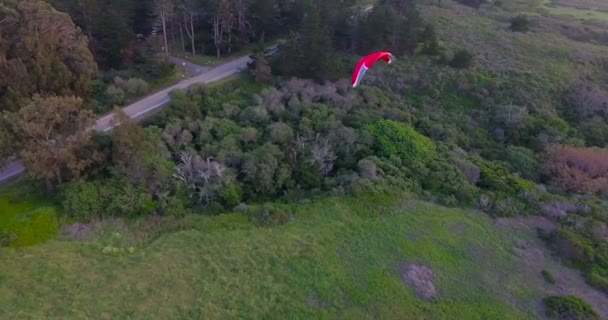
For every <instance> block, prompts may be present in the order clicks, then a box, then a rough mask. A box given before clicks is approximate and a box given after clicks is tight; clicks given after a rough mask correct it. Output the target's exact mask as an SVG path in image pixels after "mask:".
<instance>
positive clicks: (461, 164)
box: [454, 159, 481, 185]
mask: <svg viewBox="0 0 608 320" xmlns="http://www.w3.org/2000/svg"><path fill="white" fill-rule="evenodd" d="M454 164H455V165H456V168H458V170H460V172H462V174H463V175H464V176H465V177H466V178H467V180H468V181H469V183H471V184H473V185H475V184H477V182H478V181H479V177H480V175H481V170H479V167H478V166H476V165H474V164H472V163H471V162H469V161H467V160H462V159H456V160H455V161H454Z"/></svg>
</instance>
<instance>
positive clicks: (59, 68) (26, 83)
mask: <svg viewBox="0 0 608 320" xmlns="http://www.w3.org/2000/svg"><path fill="white" fill-rule="evenodd" d="M0 42H2V45H0V111H2V110H10V111H15V110H17V109H19V107H21V106H22V105H23V104H25V103H27V100H28V99H30V98H31V97H32V96H33V95H34V94H37V93H44V94H47V95H51V94H53V95H65V96H70V95H74V96H80V97H86V96H88V94H89V93H90V89H91V88H90V87H91V81H92V78H93V76H94V74H95V72H96V71H97V65H96V63H95V61H94V60H93V55H92V54H91V51H90V50H89V48H88V44H89V43H88V41H87V38H86V37H85V36H84V35H83V33H82V31H81V30H80V29H79V28H77V27H76V26H75V25H74V23H73V22H72V19H71V18H70V16H69V15H67V14H65V13H63V12H59V11H57V10H55V8H53V6H51V5H50V4H49V3H47V2H46V1H34V0H25V1H22V0H4V1H2V5H1V6H0Z"/></svg>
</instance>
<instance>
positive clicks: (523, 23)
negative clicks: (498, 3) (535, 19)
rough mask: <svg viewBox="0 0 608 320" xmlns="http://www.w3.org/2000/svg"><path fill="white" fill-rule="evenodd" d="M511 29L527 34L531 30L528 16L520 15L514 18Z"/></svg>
mask: <svg viewBox="0 0 608 320" xmlns="http://www.w3.org/2000/svg"><path fill="white" fill-rule="evenodd" d="M509 29H511V31H515V32H526V31H528V30H530V21H529V20H528V16H527V15H525V14H521V13H520V14H518V15H517V16H515V17H513V18H512V19H511V26H510V27H509Z"/></svg>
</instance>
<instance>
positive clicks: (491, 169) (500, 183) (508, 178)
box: [479, 162, 534, 196]
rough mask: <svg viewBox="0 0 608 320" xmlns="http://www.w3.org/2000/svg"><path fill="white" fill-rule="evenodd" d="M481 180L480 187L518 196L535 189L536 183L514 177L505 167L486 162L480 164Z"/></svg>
mask: <svg viewBox="0 0 608 320" xmlns="http://www.w3.org/2000/svg"><path fill="white" fill-rule="evenodd" d="M480 169H481V178H480V181H479V185H480V186H481V187H484V188H488V189H490V190H493V191H498V192H502V193H506V194H509V195H512V196H517V195H519V193H520V192H521V191H527V190H532V189H534V183H532V182H531V181H528V180H526V179H522V178H520V177H517V176H514V175H513V174H511V173H509V171H507V170H506V169H505V168H504V167H502V166H500V165H497V164H494V163H489V162H484V163H481V164H480Z"/></svg>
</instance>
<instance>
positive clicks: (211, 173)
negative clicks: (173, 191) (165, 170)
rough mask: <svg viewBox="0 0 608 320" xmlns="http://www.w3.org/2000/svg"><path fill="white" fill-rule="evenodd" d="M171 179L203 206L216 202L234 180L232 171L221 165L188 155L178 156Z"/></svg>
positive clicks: (209, 159)
mask: <svg viewBox="0 0 608 320" xmlns="http://www.w3.org/2000/svg"><path fill="white" fill-rule="evenodd" d="M173 177H175V178H176V179H178V180H179V181H181V182H182V183H183V184H184V185H185V186H186V188H187V189H188V190H190V191H191V197H194V199H195V201H196V202H204V203H205V204H209V203H210V202H211V201H214V200H216V199H217V198H218V197H219V196H220V195H221V194H222V193H223V191H225V190H226V189H228V188H229V187H230V186H231V185H232V183H233V182H234V180H235V176H234V174H233V173H232V171H231V170H230V169H228V168H227V167H226V166H224V165H223V164H222V163H220V162H218V161H215V160H214V159H212V158H211V157H208V158H206V159H205V158H202V157H200V156H198V155H192V154H188V153H182V154H181V155H180V159H179V165H178V166H177V167H175V173H174V174H173ZM239 197H240V196H239Z"/></svg>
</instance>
